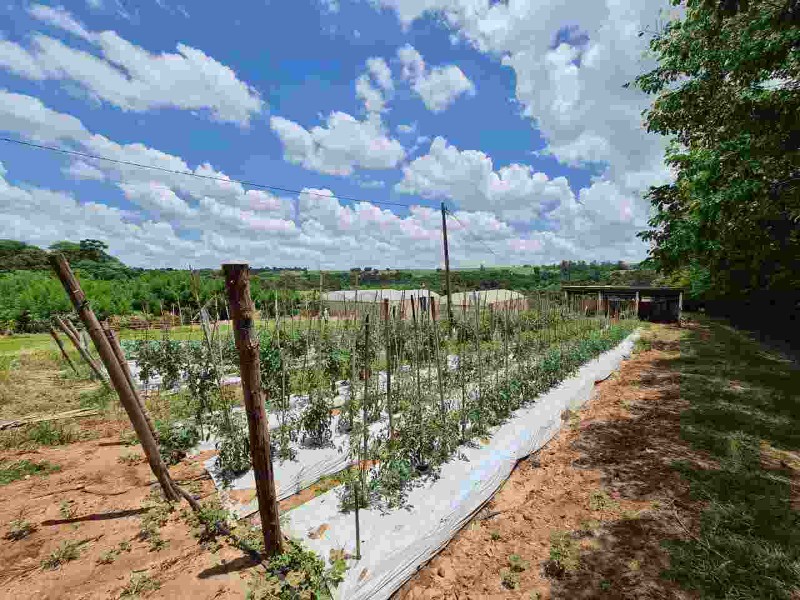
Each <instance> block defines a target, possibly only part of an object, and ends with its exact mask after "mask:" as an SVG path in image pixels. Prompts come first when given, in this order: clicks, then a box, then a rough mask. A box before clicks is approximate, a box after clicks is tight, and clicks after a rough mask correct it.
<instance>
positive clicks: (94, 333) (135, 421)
mask: <svg viewBox="0 0 800 600" xmlns="http://www.w3.org/2000/svg"><path fill="white" fill-rule="evenodd" d="M50 264H51V265H52V266H53V270H54V271H55V272H56V275H58V278H59V279H60V280H61V284H62V285H63V286H64V290H65V291H66V292H67V295H68V296H69V299H70V300H71V301H72V305H73V306H74V307H75V310H76V311H77V313H78V316H79V317H80V318H81V321H83V324H84V326H85V327H86V330H87V332H88V333H89V336H90V337H91V339H92V342H94V346H95V348H96V349H97V353H98V354H99V355H100V359H101V360H102V361H103V364H104V365H105V367H106V371H107V372H108V375H109V377H110V379H111V383H112V385H113V386H114V389H115V390H116V391H117V395H118V396H119V399H120V402H122V406H123V407H124V408H125V412H127V413H128V418H129V419H130V420H131V424H132V425H133V428H134V430H135V431H136V435H137V436H138V437H139V442H140V443H141V445H142V449H143V450H144V454H145V456H146V457H147V462H148V463H150V468H151V469H152V471H153V474H154V475H155V476H156V479H157V480H158V482H159V483H160V484H161V489H162V490H164V496H165V497H166V498H167V500H170V501H177V500H180V498H181V496H182V495H183V496H184V497H186V496H185V494H182V491H181V490H180V488H178V486H177V485H175V483H174V482H173V481H172V478H171V477H170V475H169V471H168V470H167V466H166V465H165V464H164V461H163V460H162V459H161V454H160V453H159V450H158V443H157V442H156V439H155V436H154V435H153V431H152V429H151V428H150V424H149V423H148V420H147V418H146V417H145V415H144V412H143V411H142V408H141V406H140V404H139V401H138V400H137V398H136V394H135V390H132V389H131V388H130V386H129V384H128V379H127V377H125V372H124V371H123V369H122V365H120V364H119V361H118V360H117V356H116V354H115V353H114V350H113V349H112V348H111V344H109V342H108V338H106V335H105V333H104V332H103V329H102V327H100V321H98V320H97V317H96V316H95V314H94V311H93V310H92V309H91V307H90V306H89V301H88V300H87V298H86V295H85V294H84V293H83V290H82V289H81V286H80V283H78V279H77V278H76V277H75V275H74V274H73V272H72V269H70V266H69V263H68V262H67V259H66V258H64V255H63V254H51V255H50Z"/></svg>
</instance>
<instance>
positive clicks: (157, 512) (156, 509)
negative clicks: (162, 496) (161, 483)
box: [138, 495, 173, 552]
mask: <svg viewBox="0 0 800 600" xmlns="http://www.w3.org/2000/svg"><path fill="white" fill-rule="evenodd" d="M152 498H153V496H152V495H151V499H148V500H145V501H144V503H143V507H144V508H146V509H147V512H146V513H144V515H142V521H141V525H140V527H139V536H138V537H139V539H140V540H143V541H147V542H149V543H150V550H151V551H152V552H157V551H159V550H162V549H163V548H165V547H166V545H167V541H166V540H164V539H163V538H162V537H161V531H160V529H161V527H163V526H164V525H165V524H166V523H167V520H169V516H170V514H171V513H172V511H173V506H172V505H171V504H170V503H169V502H164V501H160V500H158V499H155V500H154V499H152ZM156 498H158V497H157V496H156Z"/></svg>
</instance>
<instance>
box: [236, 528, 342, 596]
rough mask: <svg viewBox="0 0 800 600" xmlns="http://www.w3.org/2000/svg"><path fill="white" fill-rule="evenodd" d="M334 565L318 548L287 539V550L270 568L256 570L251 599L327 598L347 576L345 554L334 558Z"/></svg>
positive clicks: (250, 593) (251, 585)
mask: <svg viewBox="0 0 800 600" xmlns="http://www.w3.org/2000/svg"><path fill="white" fill-rule="evenodd" d="M332 562H333V564H332V566H331V567H330V568H328V569H325V563H324V562H323V561H322V559H320V558H319V557H318V556H317V555H316V554H315V553H314V552H312V551H310V550H305V549H304V548H303V547H302V546H301V545H300V544H299V543H298V542H295V541H294V540H289V541H287V542H286V545H285V549H284V552H283V554H280V555H278V556H275V557H273V558H271V559H270V560H269V562H268V563H267V565H266V572H264V573H261V572H258V573H255V574H254V575H253V578H252V579H251V580H250V586H249V589H248V592H247V599H248V600H301V599H303V598H320V599H321V598H327V597H328V596H329V595H330V592H329V588H330V587H334V586H335V585H337V584H338V583H339V582H340V581H341V580H342V578H343V574H344V571H345V569H346V565H345V562H344V559H343V557H337V558H336V559H335V560H333V561H332Z"/></svg>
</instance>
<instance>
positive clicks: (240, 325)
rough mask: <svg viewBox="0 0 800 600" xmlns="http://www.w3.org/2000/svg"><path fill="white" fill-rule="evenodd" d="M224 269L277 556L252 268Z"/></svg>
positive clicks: (269, 548) (265, 520)
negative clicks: (251, 278) (255, 327)
mask: <svg viewBox="0 0 800 600" xmlns="http://www.w3.org/2000/svg"><path fill="white" fill-rule="evenodd" d="M222 270H223V271H224V273H225V287H226V289H227V293H228V300H229V304H230V310H231V318H232V321H233V333H234V339H235V340H236V349H237V350H238V351H239V364H240V370H241V376H242V391H243V392H244V405H245V409H246V411H247V425H248V429H249V433H250V456H251V458H252V460H253V471H254V472H255V479H256V494H257V496H258V510H259V513H260V515H261V532H262V534H263V536H264V549H265V551H266V554H267V556H274V555H275V554H279V553H280V552H281V550H282V548H283V539H282V537H281V526H280V521H279V514H278V502H277V498H276V495H275V480H274V476H273V472H272V457H271V455H270V449H269V425H268V423H267V414H266V411H265V410H264V397H263V392H262V390H261V366H260V358H259V342H258V338H257V337H256V336H255V335H254V333H253V317H254V315H255V306H254V305H253V300H252V298H251V297H250V272H249V267H248V266H247V264H243V263H226V264H224V265H222Z"/></svg>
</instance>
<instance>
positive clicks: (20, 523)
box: [3, 519, 36, 541]
mask: <svg viewBox="0 0 800 600" xmlns="http://www.w3.org/2000/svg"><path fill="white" fill-rule="evenodd" d="M34 531H36V526H35V525H33V524H32V523H30V522H29V521H26V520H25V519H14V520H13V521H11V523H9V525H8V531H7V532H6V534H5V535H4V536H3V537H4V538H5V539H7V540H12V541H18V540H21V539H24V538H26V537H28V536H29V535H30V534H32V533H33V532H34Z"/></svg>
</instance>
